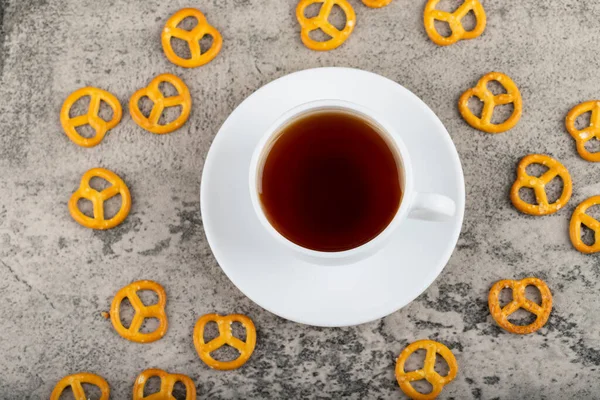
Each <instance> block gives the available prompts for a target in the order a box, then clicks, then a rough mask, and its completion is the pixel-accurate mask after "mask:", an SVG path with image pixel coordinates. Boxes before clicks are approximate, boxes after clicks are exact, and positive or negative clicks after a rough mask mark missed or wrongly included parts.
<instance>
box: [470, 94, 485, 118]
mask: <svg viewBox="0 0 600 400" xmlns="http://www.w3.org/2000/svg"><path fill="white" fill-rule="evenodd" d="M467 107H468V108H469V110H471V112H472V113H473V115H475V116H476V117H477V118H481V113H482V112H483V101H481V99H480V98H479V97H477V96H472V97H471V98H470V99H469V101H468V103H467Z"/></svg>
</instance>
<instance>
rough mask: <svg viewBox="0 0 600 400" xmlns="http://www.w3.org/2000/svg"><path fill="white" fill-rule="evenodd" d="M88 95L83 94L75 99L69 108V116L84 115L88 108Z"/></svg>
mask: <svg viewBox="0 0 600 400" xmlns="http://www.w3.org/2000/svg"><path fill="white" fill-rule="evenodd" d="M90 99H91V98H90V96H83V97H80V98H79V99H77V101H76V102H75V103H73V105H72V106H71V108H70V109H69V118H74V117H78V116H80V115H85V114H87V113H88V110H89V109H90Z"/></svg>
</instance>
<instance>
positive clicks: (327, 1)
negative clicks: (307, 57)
mask: <svg viewBox="0 0 600 400" xmlns="http://www.w3.org/2000/svg"><path fill="white" fill-rule="evenodd" d="M315 3H323V5H322V6H321V9H320V10H319V14H318V15H317V16H316V17H312V18H306V16H305V15H304V11H305V10H306V8H307V7H308V6H310V5H312V4H315ZM334 5H338V6H339V7H340V8H341V9H342V10H343V11H344V14H346V26H344V29H342V30H341V31H340V30H339V29H337V28H336V27H335V26H333V25H332V24H331V22H329V20H328V18H329V14H331V10H332V9H333V6H334ZM296 18H297V19H298V22H299V23H300V27H301V32H300V38H301V39H302V43H304V45H305V46H306V47H308V48H309V49H312V50H318V51H327V50H333V49H335V48H337V47H339V46H341V45H342V43H344V42H345V41H346V39H348V37H349V36H350V34H351V33H352V31H353V30H354V26H355V25H356V14H355V13H354V9H353V8H352V6H351V5H350V3H348V1H347V0H300V2H299V3H298V7H296ZM317 29H321V30H322V31H323V32H325V33H326V34H327V35H329V36H331V39H329V40H326V41H324V42H317V41H316V40H313V39H311V38H310V36H309V33H310V32H312V31H314V30H317Z"/></svg>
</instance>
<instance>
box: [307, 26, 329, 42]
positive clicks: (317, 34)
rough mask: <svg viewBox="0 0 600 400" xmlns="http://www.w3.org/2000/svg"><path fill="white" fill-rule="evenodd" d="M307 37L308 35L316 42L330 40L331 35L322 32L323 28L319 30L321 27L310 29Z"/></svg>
mask: <svg viewBox="0 0 600 400" xmlns="http://www.w3.org/2000/svg"><path fill="white" fill-rule="evenodd" d="M308 37H310V38H311V39H312V40H314V41H316V42H326V41H328V40H331V36H329V35H328V34H326V33H325V32H323V30H321V28H319V29H315V30H312V31H310V32H309V33H308Z"/></svg>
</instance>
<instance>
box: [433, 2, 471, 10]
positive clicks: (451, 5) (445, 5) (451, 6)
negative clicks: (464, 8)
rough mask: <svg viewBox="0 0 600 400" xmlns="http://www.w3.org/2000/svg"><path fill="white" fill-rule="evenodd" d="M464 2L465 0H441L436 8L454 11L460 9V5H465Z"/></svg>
mask: <svg viewBox="0 0 600 400" xmlns="http://www.w3.org/2000/svg"><path fill="white" fill-rule="evenodd" d="M464 2H465V0H441V1H440V2H439V3H438V4H437V6H435V8H436V9H437V10H441V11H446V12H449V13H453V12H454V11H456V10H457V9H458V7H460V6H461V5H463V4H464Z"/></svg>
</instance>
